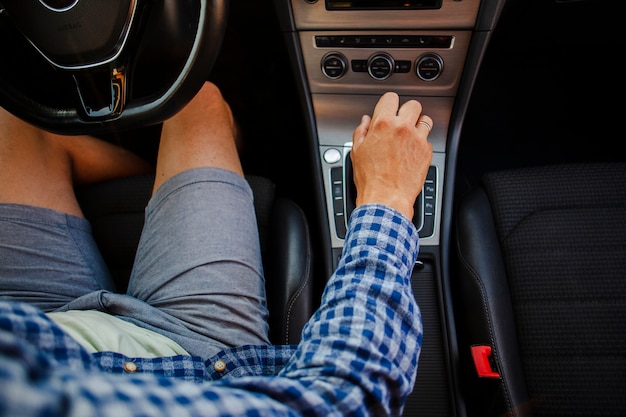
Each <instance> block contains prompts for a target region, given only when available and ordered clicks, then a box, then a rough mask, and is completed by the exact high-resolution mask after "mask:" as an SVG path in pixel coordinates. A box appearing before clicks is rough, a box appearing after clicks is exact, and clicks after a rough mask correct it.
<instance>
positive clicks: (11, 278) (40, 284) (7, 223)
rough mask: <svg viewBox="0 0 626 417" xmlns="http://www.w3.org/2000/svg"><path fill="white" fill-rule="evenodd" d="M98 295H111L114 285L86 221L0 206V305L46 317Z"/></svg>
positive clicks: (34, 209) (40, 210) (38, 209)
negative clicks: (26, 307)
mask: <svg viewBox="0 0 626 417" xmlns="http://www.w3.org/2000/svg"><path fill="white" fill-rule="evenodd" d="M100 289H109V290H112V289H113V283H112V281H111V278H110V275H109V272H108V269H107V267H106V265H105V263H104V261H103V260H102V257H101V256H100V252H99V250H98V248H97V246H96V244H95V242H94V240H93V237H92V235H91V227H90V225H89V223H88V222H87V220H85V219H84V218H82V217H77V216H72V215H68V214H65V213H61V212H58V211H54V210H50V209H45V208H41V207H32V206H26V205H19V204H0V299H10V300H15V301H23V302H27V303H30V304H33V305H35V306H37V307H39V308H41V309H42V310H44V311H46V312H48V311H53V310H56V309H58V308H61V307H62V306H64V305H65V304H67V303H69V302H71V301H72V300H74V299H75V298H77V297H80V296H82V295H84V294H87V293H90V292H92V291H96V290H100Z"/></svg>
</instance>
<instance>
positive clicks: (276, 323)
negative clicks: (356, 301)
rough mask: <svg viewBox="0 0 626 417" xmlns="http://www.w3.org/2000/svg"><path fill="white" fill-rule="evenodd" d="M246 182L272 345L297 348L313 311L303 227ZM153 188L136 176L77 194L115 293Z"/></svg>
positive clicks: (264, 184) (266, 192)
mask: <svg viewBox="0 0 626 417" xmlns="http://www.w3.org/2000/svg"><path fill="white" fill-rule="evenodd" d="M246 179H247V180H248V183H249V184H250V186H251V188H252V191H253V193H254V205H255V210H256V216H257V222H258V225H259V235H260V239H261V251H262V256H263V267H264V271H265V279H266V290H267V300H268V308H269V312H270V318H269V322H270V339H271V341H272V343H274V344H291V343H298V342H299V340H300V333H301V330H302V327H303V326H304V324H305V322H306V321H307V320H308V318H309V317H310V316H311V314H312V313H313V309H314V299H313V282H312V276H313V271H312V265H313V261H312V256H313V252H312V247H311V238H310V234H309V229H308V224H307V221H306V218H305V215H304V212H303V211H302V210H301V209H300V207H298V206H297V205H296V204H295V203H294V202H293V201H291V200H288V199H284V198H277V197H276V195H275V186H274V183H273V182H271V181H270V180H268V179H267V178H264V177H259V176H247V177H246ZM153 183H154V177H153V176H137V177H130V178H123V179H119V180H114V181H108V182H103V183H99V184H95V185H92V186H89V187H86V188H81V189H78V190H77V196H78V199H79V202H80V204H81V207H82V209H83V211H84V213H85V217H87V219H89V220H90V222H91V224H92V230H93V234H94V237H95V239H96V242H97V243H98V246H99V248H100V250H101V252H102V255H103V257H104V259H105V261H106V262H107V264H108V265H109V268H110V270H111V274H112V275H113V278H114V280H115V282H116V284H117V287H118V290H119V291H124V290H125V288H126V286H127V283H128V279H129V276H130V271H131V269H132V265H133V261H134V257H135V252H136V249H137V244H138V242H139V237H140V235H141V230H142V227H143V222H144V209H145V206H146V204H147V202H148V200H149V198H150V195H151V191H152V185H153Z"/></svg>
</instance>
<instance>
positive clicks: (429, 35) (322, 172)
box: [275, 0, 503, 416]
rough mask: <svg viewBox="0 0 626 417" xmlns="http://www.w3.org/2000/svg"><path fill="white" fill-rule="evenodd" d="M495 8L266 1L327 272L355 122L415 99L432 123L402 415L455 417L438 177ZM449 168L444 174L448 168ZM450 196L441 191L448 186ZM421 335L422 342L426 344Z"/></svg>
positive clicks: (349, 206)
mask: <svg viewBox="0 0 626 417" xmlns="http://www.w3.org/2000/svg"><path fill="white" fill-rule="evenodd" d="M502 3H503V0H402V1H399V0H275V4H276V10H277V12H278V15H279V19H280V20H281V26H282V28H283V30H284V31H285V38H286V40H287V44H288V49H289V50H290V53H291V54H292V60H293V67H294V68H295V70H296V75H297V78H298V79H299V83H300V86H301V91H300V94H301V98H302V102H303V105H304V111H305V113H306V114H307V115H308V119H307V122H308V123H309V124H310V126H309V128H310V129H309V130H310V142H311V152H312V154H313V155H315V161H314V165H315V167H316V169H317V170H318V172H317V173H316V176H317V177H319V178H318V183H319V189H318V190H317V193H318V194H319V196H318V201H319V202H320V206H321V207H320V210H319V211H320V213H321V215H320V218H321V221H320V223H321V228H322V229H323V232H325V233H323V235H324V236H325V237H327V239H324V240H325V241H327V245H328V248H327V249H328V251H327V252H328V253H329V254H330V256H329V262H328V266H327V267H328V269H327V271H325V272H327V273H328V274H330V273H332V271H333V270H334V268H335V266H336V262H337V260H338V258H339V256H340V255H341V251H342V248H343V244H344V239H345V236H346V227H347V219H348V218H349V216H350V213H351V211H352V210H353V208H354V201H355V190H354V184H353V182H352V173H351V164H350V157H349V153H350V150H351V148H352V142H351V141H352V133H353V130H354V128H355V127H356V126H357V125H358V124H359V121H360V119H361V116H362V115H364V114H369V115H371V114H372V112H373V109H374V106H375V104H376V102H377V101H378V99H379V98H380V96H381V95H382V94H383V93H385V92H387V91H394V92H396V93H398V94H399V96H400V100H401V102H405V101H407V100H410V99H416V100H418V101H420V102H421V104H422V107H423V112H424V113H425V114H427V115H428V116H430V117H431V118H432V119H433V123H434V125H433V129H432V131H431V133H430V135H429V139H428V140H429V141H430V142H431V144H432V146H433V151H434V154H433V159H432V165H431V167H430V169H429V172H428V177H427V181H426V184H425V186H424V188H423V190H422V193H421V194H420V196H419V197H418V199H417V201H416V203H415V216H414V218H413V223H414V224H415V226H416V227H417V229H418V230H419V235H420V247H421V249H420V260H419V261H418V265H416V267H415V268H414V273H413V276H412V282H413V287H414V292H415V295H416V298H417V300H418V304H419V305H420V309H421V310H422V316H423V320H424V334H425V337H424V345H423V348H422V354H421V357H420V366H419V369H420V371H419V375H418V379H417V386H416V389H415V392H414V394H412V395H411V398H409V400H408V401H407V408H406V415H420V416H452V415H454V416H459V415H463V407H462V406H460V405H459V404H458V402H459V401H461V400H460V399H459V398H457V396H456V390H455V387H454V371H453V367H452V366H451V363H453V362H454V361H455V359H454V357H455V339H454V334H451V333H450V332H449V330H448V329H452V328H454V326H453V323H452V322H451V320H452V314H450V312H449V311H447V305H448V294H447V293H448V291H447V290H446V284H445V281H446V277H445V271H443V269H444V268H445V262H442V258H445V250H442V241H443V240H444V239H445V237H446V234H447V233H448V232H449V225H447V224H446V222H445V218H446V210H447V209H446V207H445V203H446V201H449V200H451V199H450V198H448V197H447V196H446V192H447V189H446V186H445V183H446V178H447V177H448V176H449V177H450V178H452V177H453V175H451V173H450V169H452V167H451V166H449V165H450V156H451V153H452V155H453V154H454V151H455V150H454V148H455V147H456V140H457V138H458V135H459V132H458V130H459V128H460V125H461V120H462V117H463V112H464V108H465V106H466V104H467V100H468V97H469V92H470V91H471V86H472V80H473V77H475V73H476V71H477V69H478V65H479V62H480V58H481V54H482V51H483V50H484V48H485V47H486V42H487V39H488V33H489V31H490V30H491V28H492V27H493V25H494V24H495V23H494V22H495V21H496V20H497V15H498V11H499V9H500V8H501V5H502ZM452 165H453V164H452ZM450 188H451V187H450ZM426 335H427V336H426Z"/></svg>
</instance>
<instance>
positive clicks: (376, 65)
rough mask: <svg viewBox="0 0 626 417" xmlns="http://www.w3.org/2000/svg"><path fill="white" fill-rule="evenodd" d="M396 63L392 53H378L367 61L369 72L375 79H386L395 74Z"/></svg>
mask: <svg viewBox="0 0 626 417" xmlns="http://www.w3.org/2000/svg"><path fill="white" fill-rule="evenodd" d="M394 67H395V63H394V61H393V58H392V57H391V55H388V54H383V53H381V54H376V55H374V56H372V57H371V58H370V59H369V60H368V61H367V72H368V74H369V75H370V77H372V78H373V79H375V80H380V81H382V80H386V79H387V78H389V77H391V74H393V71H394Z"/></svg>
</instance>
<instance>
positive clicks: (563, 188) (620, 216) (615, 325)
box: [451, 163, 626, 417]
mask: <svg viewBox="0 0 626 417" xmlns="http://www.w3.org/2000/svg"><path fill="white" fill-rule="evenodd" d="M455 244H456V251H457V265H456V268H455V272H454V274H453V275H454V276H453V277H452V279H451V282H452V287H453V291H454V297H453V299H454V308H455V312H456V313H457V314H456V316H457V324H458V335H459V339H458V340H459V346H460V359H461V373H460V375H461V378H462V380H463V382H462V385H463V386H464V387H467V392H465V400H466V403H467V404H466V406H467V409H468V415H470V416H481V417H488V416H504V415H509V416H527V415H533V416H591V415H594V416H618V415H619V416H624V415H626V164H622V163H612V164H571V165H560V166H547V167H536V168H527V169H517V170H510V171H503V172H496V173H492V174H488V175H487V176H485V177H484V179H483V181H482V186H481V187H480V188H479V189H476V190H474V191H472V192H471V193H470V194H469V195H467V196H465V198H464V199H463V201H462V202H461V204H460V205H459V207H458V209H457V216H456V225H455ZM472 353H474V354H475V356H473V355H472ZM479 369H481V374H482V376H479V375H478V374H479V371H478V370H479Z"/></svg>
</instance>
